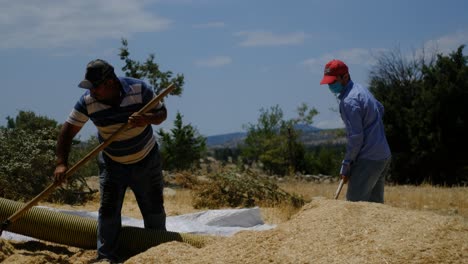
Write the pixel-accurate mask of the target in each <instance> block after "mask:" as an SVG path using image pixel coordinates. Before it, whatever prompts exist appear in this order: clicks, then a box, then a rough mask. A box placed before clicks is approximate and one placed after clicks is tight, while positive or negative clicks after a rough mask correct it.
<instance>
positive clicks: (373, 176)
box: [346, 158, 391, 203]
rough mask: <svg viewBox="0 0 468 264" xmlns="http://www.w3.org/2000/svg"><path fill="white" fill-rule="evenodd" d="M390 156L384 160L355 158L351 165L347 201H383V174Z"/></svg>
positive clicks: (386, 169) (385, 172)
mask: <svg viewBox="0 0 468 264" xmlns="http://www.w3.org/2000/svg"><path fill="white" fill-rule="evenodd" d="M390 160H391V158H388V159H384V160H366V159H361V160H357V161H356V162H354V163H353V164H352V165H351V174H350V177H349V181H348V191H347V193H346V199H347V200H348V201H353V202H357V201H365V202H374V203H383V202H384V185H385V176H386V174H387V172H388V168H389V166H390Z"/></svg>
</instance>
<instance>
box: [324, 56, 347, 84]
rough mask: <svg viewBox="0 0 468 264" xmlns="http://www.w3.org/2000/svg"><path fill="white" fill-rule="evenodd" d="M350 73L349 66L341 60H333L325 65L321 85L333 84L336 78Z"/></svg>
mask: <svg viewBox="0 0 468 264" xmlns="http://www.w3.org/2000/svg"><path fill="white" fill-rule="evenodd" d="M346 73H348V66H346V64H344V62H342V61H340V60H331V61H329V62H328V63H327V64H326V65H325V70H324V75H323V79H322V80H321V81H320V84H331V83H334V82H335V81H336V76H341V75H344V74H346Z"/></svg>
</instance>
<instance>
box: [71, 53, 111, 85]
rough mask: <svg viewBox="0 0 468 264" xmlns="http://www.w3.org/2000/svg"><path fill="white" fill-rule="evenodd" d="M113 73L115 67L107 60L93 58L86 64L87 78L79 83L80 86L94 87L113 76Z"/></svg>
mask: <svg viewBox="0 0 468 264" xmlns="http://www.w3.org/2000/svg"><path fill="white" fill-rule="evenodd" d="M113 73H114V67H112V65H110V64H109V63H108V62H107V61H105V60H101V59H97V60H92V61H90V62H89V63H88V65H87V66H86V75H85V79H84V80H83V81H81V82H80V83H79V84H78V87H80V88H84V89H93V88H94V87H97V86H99V84H101V83H102V82H103V81H105V80H107V79H109V78H110V77H112V75H113Z"/></svg>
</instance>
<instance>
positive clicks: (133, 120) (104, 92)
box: [54, 59, 167, 262]
mask: <svg viewBox="0 0 468 264" xmlns="http://www.w3.org/2000/svg"><path fill="white" fill-rule="evenodd" d="M78 86H79V87H81V88H84V89H86V91H85V93H84V94H83V95H82V96H81V98H80V99H79V100H78V102H77V103H76V105H75V107H74V108H73V110H72V112H71V113H70V115H69V116H68V118H67V120H66V122H65V123H64V124H63V126H62V130H61V132H60V135H59V138H58V142H57V165H56V169H55V172H54V177H55V179H56V181H59V182H62V181H63V180H64V178H65V173H66V171H67V169H68V155H69V153H70V148H71V143H72V139H73V138H74V137H75V135H76V134H77V133H78V132H79V131H80V129H81V128H82V127H83V126H84V124H85V123H86V122H87V121H88V120H89V119H91V121H92V122H93V123H94V125H95V126H96V127H97V129H98V139H99V141H100V142H103V141H105V140H106V139H107V138H109V137H110V136H111V135H113V134H114V132H115V131H117V130H118V129H119V128H120V127H121V126H122V125H124V124H125V123H127V122H128V123H130V124H131V126H130V127H129V128H128V129H127V130H126V131H123V132H122V133H120V134H119V136H118V137H117V139H116V140H115V141H113V142H112V143H111V144H110V145H109V146H107V147H106V148H105V149H104V150H103V151H102V152H101V153H100V154H99V157H98V163H99V174H100V175H99V182H100V188H99V191H100V208H99V216H98V239H97V253H98V259H107V260H110V261H111V262H113V261H118V260H119V257H120V256H118V245H117V241H118V235H119V231H120V228H121V209H122V203H123V200H124V196H125V191H126V189H127V187H130V188H131V189H132V191H133V192H134V194H135V197H136V199H137V202H138V206H139V208H140V211H141V214H142V216H143V220H144V225H145V228H151V229H157V230H166V214H165V210H164V205H163V175H162V167H161V159H160V155H159V150H158V145H157V143H156V139H155V136H154V133H153V130H152V127H151V125H153V124H155V125H159V124H161V123H162V122H163V121H164V120H165V119H166V117H167V110H166V108H165V106H164V105H163V104H162V103H159V105H157V106H156V107H155V108H154V109H152V110H150V111H149V112H147V113H146V114H144V115H138V116H131V115H132V114H133V113H135V112H138V111H139V110H140V109H141V108H143V106H145V105H146V104H147V103H148V102H149V101H151V99H153V97H154V96H155V94H154V92H153V90H152V88H151V87H150V86H149V85H148V84H146V83H145V82H143V81H141V80H137V79H133V78H128V77H117V76H116V75H115V73H114V68H113V67H112V65H110V64H109V63H107V62H106V61H104V60H100V59H97V60H93V61H91V62H89V63H88V65H87V68H86V75H85V79H84V80H83V81H82V82H81V83H80V84H79V85H78Z"/></svg>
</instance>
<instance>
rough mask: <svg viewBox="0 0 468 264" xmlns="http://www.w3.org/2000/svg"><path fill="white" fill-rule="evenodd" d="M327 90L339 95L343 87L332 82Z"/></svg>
mask: <svg viewBox="0 0 468 264" xmlns="http://www.w3.org/2000/svg"><path fill="white" fill-rule="evenodd" d="M328 88H329V89H330V91H331V92H332V93H334V94H339V93H341V91H343V88H344V87H343V85H341V83H339V82H334V83H332V84H329V85H328Z"/></svg>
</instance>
